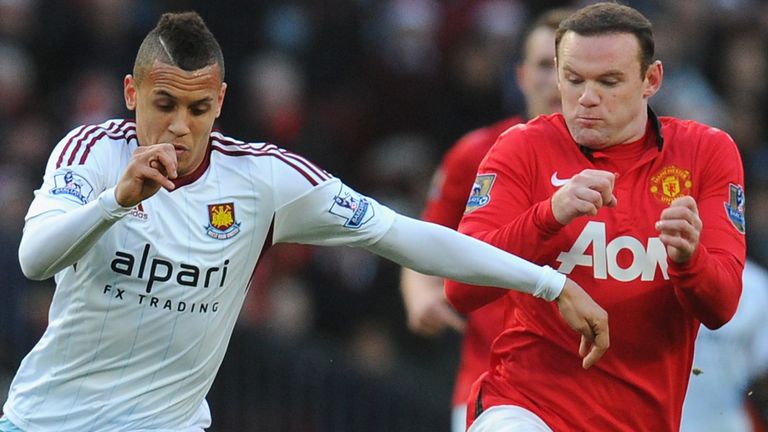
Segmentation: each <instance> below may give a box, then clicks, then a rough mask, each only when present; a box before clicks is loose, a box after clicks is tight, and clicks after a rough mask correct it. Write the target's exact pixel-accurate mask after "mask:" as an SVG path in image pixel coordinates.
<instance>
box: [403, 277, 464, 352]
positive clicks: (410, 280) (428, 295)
mask: <svg viewBox="0 0 768 432" xmlns="http://www.w3.org/2000/svg"><path fill="white" fill-rule="evenodd" d="M400 290H401V291H402V293H403V303H404V304H405V311H406V314H407V315H408V328H409V329H410V330H411V331H412V332H414V333H416V334H418V335H420V336H424V337H432V336H437V335H439V334H440V333H442V332H443V331H444V330H445V329H447V328H452V329H454V330H456V331H458V332H463V331H464V327H465V326H466V323H465V321H464V318H462V317H461V315H459V313H458V312H456V311H455V310H454V309H453V307H451V305H450V304H449V303H448V300H447V299H446V297H445V290H444V289H443V279H442V278H440V277H437V276H429V275H425V274H421V273H418V272H416V271H414V270H411V269H409V268H403V271H402V274H401V284H400Z"/></svg>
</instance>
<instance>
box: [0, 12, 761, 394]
mask: <svg viewBox="0 0 768 432" xmlns="http://www.w3.org/2000/svg"><path fill="white" fill-rule="evenodd" d="M626 3H627V4H630V5H632V6H634V7H636V8H638V9H640V10H641V11H642V12H643V13H645V14H646V15H647V16H649V18H651V20H652V21H653V22H654V24H655V32H656V40H657V55H658V58H659V59H661V60H662V62H663V64H664V72H665V77H664V85H663V87H662V89H661V91H660V93H659V94H658V95H657V96H655V97H654V98H653V99H651V105H652V106H653V107H654V108H655V109H656V110H657V111H658V112H659V113H660V114H662V115H663V114H669V115H675V116H677V117H681V118H691V119H696V120H700V121H704V122H706V123H709V124H712V125H715V126H718V127H720V128H722V129H724V130H726V131H728V132H729V133H730V134H731V135H732V136H733V138H734V139H735V141H736V142H737V144H738V145H739V147H740V149H741V152H742V156H743V160H744V165H745V173H746V178H747V184H746V190H747V203H748V211H747V216H748V236H747V239H748V252H749V254H750V255H751V256H752V257H753V258H754V259H755V260H756V261H757V262H759V263H762V264H768V218H766V217H760V215H768V170H766V169H764V168H763V169H761V167H765V166H768V142H766V140H765V137H766V132H768V131H767V130H766V124H768V122H767V121H766V120H768V106H767V105H768V104H767V103H766V102H768V80H766V79H765V77H766V76H768V3H766V2H764V1H761V0H638V1H626ZM583 4H585V2H578V1H556V0H547V1H545V0H439V1H438V0H288V1H251V0H228V1H220V2H213V1H202V0H198V1H195V0H157V1H155V0H58V1H53V0H0V149H2V152H0V209H2V212H3V213H2V215H3V217H2V220H3V223H2V224H0V268H2V269H3V275H2V280H1V281H0V328H1V329H2V331H0V389H2V391H1V392H0V394H2V396H0V398H1V397H4V395H5V389H4V383H3V382H2V381H3V380H4V379H5V380H7V376H8V375H10V374H12V372H13V371H14V370H15V367H16V365H17V364H18V361H20V359H21V356H23V355H24V354H25V353H26V352H27V351H28V350H29V349H30V348H31V346H32V344H34V342H35V341H36V340H37V337H39V334H40V332H41V331H42V329H44V328H45V323H46V319H47V303H48V301H49V300H50V297H51V294H52V289H53V284H52V282H51V281H46V282H31V281H28V280H26V279H25V278H24V277H23V275H22V274H21V271H20V269H19V265H18V260H17V257H16V251H17V246H18V241H19V238H20V233H21V229H22V226H23V217H24V213H25V211H26V209H27V206H28V205H29V203H30V201H31V199H32V191H33V190H34V189H35V188H37V187H38V186H39V184H40V182H41V178H42V174H43V171H44V167H45V163H46V158H47V156H48V154H49V152H50V150H51V149H52V147H53V146H54V145H55V144H56V142H57V141H58V140H59V139H60V138H61V137H62V136H63V135H64V134H65V133H66V132H67V131H69V130H70V129H72V128H73V127H75V126H78V125H80V124H84V123H98V122H101V121H103V120H105V119H108V118H114V117H123V116H130V113H129V112H127V111H126V110H125V107H124V105H123V100H122V78H123V76H124V75H125V74H127V73H130V72H131V67H132V64H133V61H134V56H135V52H136V50H137V48H138V45H139V43H140V42H141V38H142V36H143V35H144V34H146V32H147V31H148V30H149V29H150V28H152V27H153V26H154V24H155V23H156V22H157V19H158V17H159V16H160V14H161V13H162V12H165V11H180V10H197V11H198V12H200V14H201V15H202V16H203V18H204V19H205V20H206V22H207V23H208V25H209V27H210V28H211V30H212V31H213V33H214V34H215V35H216V36H217V38H218V40H219V42H220V44H221V45H222V49H223V51H224V55H225V62H226V70H227V76H226V81H227V82H228V84H229V89H228V94H227V98H226V101H225V104H224V109H223V114H222V116H221V118H220V119H219V121H218V124H217V126H218V127H219V128H220V129H222V130H223V131H224V132H225V133H226V134H228V135H231V136H235V137H238V138H242V139H247V140H252V141H270V142H273V143H276V144H278V145H280V146H282V147H285V148H288V149H290V150H292V151H295V152H298V153H300V154H302V155H304V156H306V157H308V158H309V159H311V160H313V161H314V162H316V163H317V164H318V165H320V166H322V167H323V168H325V169H326V170H328V171H329V172H331V173H333V174H335V175H337V176H339V177H341V178H342V179H344V180H345V182H346V183H347V184H349V185H351V186H352V187H354V188H356V189H357V190H359V191H361V192H363V193H365V194H368V195H371V196H373V197H376V198H377V199H378V200H380V201H382V202H383V203H385V204H387V205H389V206H391V207H393V208H395V209H396V210H398V211H400V212H401V213H404V214H408V215H412V216H417V215H418V214H419V211H420V209H421V204H422V203H423V200H424V196H425V193H426V190H427V188H428V185H429V181H430V176H431V174H432V171H433V169H434V168H435V166H436V164H437V162H438V161H439V157H440V156H441V154H442V152H443V151H444V150H446V149H447V148H448V147H449V146H450V145H451V144H452V143H453V141H455V139H457V138H458V137H459V136H460V135H462V134H463V133H464V132H466V131H468V130H470V129H473V128H476V127H478V126H481V125H485V124H488V123H491V122H493V121H495V120H498V119H501V118H503V117H505V116H508V115H510V114H515V113H519V112H521V111H522V110H523V109H524V106H523V101H522V96H521V94H520V92H519V90H518V89H517V87H516V83H515V80H514V64H515V61H516V58H517V52H518V46H519V39H520V36H521V34H522V32H523V30H524V29H525V27H526V25H527V24H528V23H530V22H531V21H532V20H533V19H534V18H535V17H536V16H537V15H538V14H539V13H541V12H542V11H543V10H545V9H548V8H551V7H558V6H581V5H583ZM240 326H241V327H242V328H246V329H247V328H253V329H258V330H259V331H269V332H273V333H274V334H275V335H278V336H280V337H285V338H288V339H291V340H302V339H307V338H325V339H327V340H328V341H330V343H332V344H335V345H336V346H338V349H339V352H340V353H343V354H340V355H343V356H345V358H351V359H354V360H356V361H357V363H358V364H360V365H361V366H362V367H364V368H365V369H366V370H367V371H369V372H370V373H373V374H386V373H390V372H391V369H392V368H393V365H394V364H396V363H397V362H402V361H406V362H410V363H411V364H415V365H416V366H417V367H423V368H424V370H425V371H428V372H425V373H430V374H436V375H439V376H440V377H443V378H444V379H445V380H448V381H450V380H451V377H452V375H451V374H452V367H453V364H454V363H453V362H455V356H456V355H457V354H456V346H457V339H456V338H452V337H451V335H447V336H446V337H445V338H442V339H438V340H437V341H430V342H426V341H424V340H421V339H418V338H417V337H415V336H412V335H409V334H408V332H407V329H406V327H405V318H404V313H403V309H402V304H401V301H400V297H399V291H398V269H397V268H396V267H395V266H394V265H392V264H390V263H387V262H384V261H382V260H380V259H378V258H377V257H375V256H373V255H370V254H368V253H366V252H363V251H359V250H355V249H349V248H326V249H316V248H311V247H303V246H282V247H277V248H274V249H273V250H272V251H271V253H270V254H268V255H267V258H266V261H265V262H264V263H263V264H262V265H261V266H260V267H259V269H258V272H257V274H256V278H255V283H254V285H253V287H252V288H251V291H250V295H249V297H248V299H247V301H246V304H245V306H244V309H243V312H242V314H241V317H240ZM4 377H5V378H4ZM6 385H7V383H6ZM447 399H448V396H446V400H447ZM0 400H1V399H0Z"/></svg>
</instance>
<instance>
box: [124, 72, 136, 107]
mask: <svg viewBox="0 0 768 432" xmlns="http://www.w3.org/2000/svg"><path fill="white" fill-rule="evenodd" d="M136 92H137V89H136V80H135V79H134V78H133V75H131V74H128V75H126V76H125V78H123V96H124V97H125V107H126V108H128V109H129V110H130V111H133V110H135V109H136Z"/></svg>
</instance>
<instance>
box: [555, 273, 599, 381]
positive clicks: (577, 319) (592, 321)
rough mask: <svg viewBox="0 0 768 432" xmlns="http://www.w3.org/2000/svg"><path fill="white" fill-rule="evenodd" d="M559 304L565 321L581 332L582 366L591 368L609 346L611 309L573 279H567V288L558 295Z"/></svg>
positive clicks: (580, 351)
mask: <svg viewBox="0 0 768 432" xmlns="http://www.w3.org/2000/svg"><path fill="white" fill-rule="evenodd" d="M557 305H558V307H559V308H560V314H561V315H562V316H563V319H564V320H565V322H567V323H568V325H569V326H570V327H571V328H572V329H574V330H576V331H577V332H579V333H581V343H580V345H579V355H580V356H581V357H582V362H581V365H582V367H583V368H584V369H589V368H590V367H592V365H594V364H595V363H597V361H598V360H599V359H600V357H602V356H603V354H605V352H606V351H607V350H608V347H609V346H610V338H609V336H608V312H606V311H605V309H603V308H602V307H600V305H598V304H597V303H595V301H594V300H592V297H590V296H589V294H587V293H586V291H584V289H582V288H581V287H580V286H579V285H578V284H577V283H576V282H574V281H572V280H570V279H566V280H565V287H564V288H563V291H562V292H561V293H560V296H559V297H558V298H557Z"/></svg>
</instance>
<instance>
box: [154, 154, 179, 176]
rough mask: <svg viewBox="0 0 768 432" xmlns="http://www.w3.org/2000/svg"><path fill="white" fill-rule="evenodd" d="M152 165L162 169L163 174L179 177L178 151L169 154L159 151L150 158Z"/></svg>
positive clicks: (159, 169)
mask: <svg viewBox="0 0 768 432" xmlns="http://www.w3.org/2000/svg"><path fill="white" fill-rule="evenodd" d="M158 165H159V166H158ZM150 166H151V167H152V168H155V169H157V170H158V171H161V173H162V174H163V175H165V176H167V177H168V178H170V179H175V178H176V177H178V173H177V172H176V153H173V154H172V155H169V154H168V153H167V152H162V151H161V152H158V154H157V155H156V156H155V157H154V158H153V159H151V160H150ZM161 168H162V169H161Z"/></svg>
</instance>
